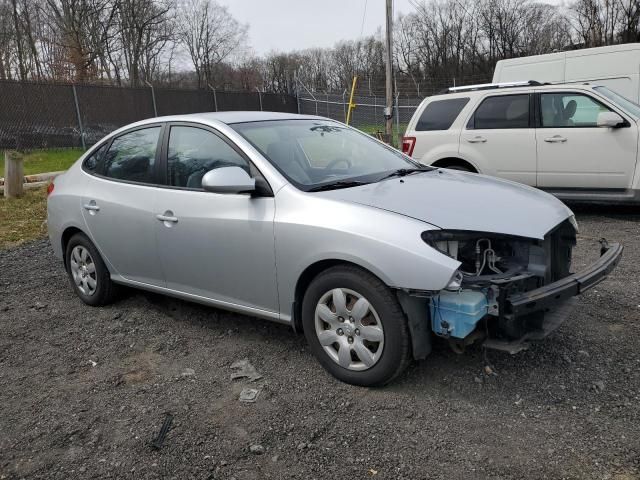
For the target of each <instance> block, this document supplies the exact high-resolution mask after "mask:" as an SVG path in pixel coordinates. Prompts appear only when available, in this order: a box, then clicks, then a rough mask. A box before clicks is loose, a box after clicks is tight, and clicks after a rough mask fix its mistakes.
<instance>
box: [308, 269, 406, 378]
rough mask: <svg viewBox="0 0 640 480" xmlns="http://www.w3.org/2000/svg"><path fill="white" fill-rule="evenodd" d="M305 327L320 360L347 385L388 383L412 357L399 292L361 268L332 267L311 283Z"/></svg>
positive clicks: (312, 349) (403, 368)
mask: <svg viewBox="0 0 640 480" xmlns="http://www.w3.org/2000/svg"><path fill="white" fill-rule="evenodd" d="M302 325H303V328H304V334H305V337H306V339H307V342H308V343H309V347H310V348H311V351H312V352H313V354H314V355H315V357H316V358H317V359H318V361H319V362H320V364H321V365H322V366H323V367H324V368H325V369H326V370H327V371H328V372H329V373H331V374H332V375H333V376H334V377H336V378H337V379H339V380H342V381H343V382H346V383H350V384H353V385H360V386H367V387H374V386H382V385H384V384H386V383H389V382H390V381H392V380H393V379H395V378H396V377H398V375H400V374H401V373H402V372H403V371H404V370H405V368H406V367H407V365H408V364H409V362H410V360H411V346H410V345H411V342H410V335H409V328H408V326H407V321H406V318H405V315H404V313H403V312H402V309H401V308H400V305H399V303H398V300H397V298H396V296H395V295H394V293H393V292H392V291H391V289H389V287H387V286H386V285H385V284H384V283H383V282H382V281H380V279H378V278H377V277H375V276H373V275H371V274H370V273H368V272H366V271H364V270H361V269H360V268H357V267H355V266H338V267H332V268H330V269H328V270H326V271H324V272H322V273H321V274H319V275H318V276H317V277H316V278H315V279H314V280H313V281H312V282H311V284H310V285H309V288H308V289H307V291H306V293H305V296H304V300H303V303H302Z"/></svg>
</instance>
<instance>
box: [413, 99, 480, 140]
mask: <svg viewBox="0 0 640 480" xmlns="http://www.w3.org/2000/svg"><path fill="white" fill-rule="evenodd" d="M467 103H469V98H468V97H465V98H451V99H448V100H436V101H435V102H431V103H429V104H428V105H427V106H426V108H425V109H424V111H423V112H422V115H420V120H418V124H417V125H416V131H418V132H430V131H434V130H448V129H449V128H450V127H451V125H452V124H453V122H454V121H455V119H456V118H458V115H460V112H461V111H462V109H463V108H464V106H465V105H466V104H467Z"/></svg>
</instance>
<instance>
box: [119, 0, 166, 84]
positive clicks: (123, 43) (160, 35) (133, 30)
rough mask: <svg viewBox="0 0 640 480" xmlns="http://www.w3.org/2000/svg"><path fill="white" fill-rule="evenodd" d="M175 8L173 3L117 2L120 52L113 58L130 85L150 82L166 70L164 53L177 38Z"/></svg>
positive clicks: (160, 0)
mask: <svg viewBox="0 0 640 480" xmlns="http://www.w3.org/2000/svg"><path fill="white" fill-rule="evenodd" d="M172 7H173V5H172V3H170V0H118V1H117V3H116V15H117V26H118V27H117V28H118V42H119V49H118V51H119V52H120V54H121V55H122V57H121V58H117V57H112V61H113V62H114V63H115V66H116V68H123V69H124V70H125V72H126V77H127V78H128V81H129V84H130V85H131V86H134V87H135V86H139V85H141V84H142V83H143V82H144V81H151V80H152V79H153V75H154V74H156V73H158V70H159V69H161V68H162V67H163V65H162V61H163V56H162V55H163V54H165V53H166V51H167V47H170V46H171V42H172V41H173V38H174V22H173V20H174V19H173V14H172V12H173V9H172Z"/></svg>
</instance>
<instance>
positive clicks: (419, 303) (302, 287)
mask: <svg viewBox="0 0 640 480" xmlns="http://www.w3.org/2000/svg"><path fill="white" fill-rule="evenodd" d="M339 265H345V266H351V267H356V268H359V269H361V270H362V271H364V272H367V273H369V274H370V275H373V276H374V277H376V278H378V279H379V280H380V281H381V282H382V283H384V284H385V285H387V286H388V287H390V288H392V289H393V290H394V291H395V292H396V296H397V298H398V302H399V303H400V307H401V308H402V310H403V312H404V314H405V315H406V317H407V322H408V326H409V335H410V337H411V350H412V354H413V358H414V359H416V360H423V359H424V358H426V357H427V356H428V355H429V354H430V353H431V327H430V318H429V313H428V312H429V310H428V304H429V303H428V300H427V299H426V298H424V297H415V296H411V295H409V294H408V293H407V292H405V291H403V290H398V289H395V288H393V287H391V286H389V285H388V283H387V282H385V281H384V279H382V278H380V276H379V275H376V273H375V272H372V271H371V270H370V269H368V268H366V267H364V266H362V265H359V264H358V263H355V262H351V261H348V260H342V259H337V258H332V259H325V260H319V261H317V262H315V263H312V264H311V265H309V266H308V267H307V268H306V269H305V270H304V271H303V272H302V273H301V274H300V276H299V277H298V281H297V282H296V287H295V293H294V302H293V307H292V309H291V310H292V321H291V325H292V327H293V329H294V331H295V332H297V333H302V332H303V326H302V300H303V298H304V294H305V292H306V291H307V288H308V287H309V285H310V284H311V282H312V281H313V279H314V278H316V277H317V276H318V275H319V274H320V273H322V272H323V271H325V270H327V269H329V268H332V267H335V266H339Z"/></svg>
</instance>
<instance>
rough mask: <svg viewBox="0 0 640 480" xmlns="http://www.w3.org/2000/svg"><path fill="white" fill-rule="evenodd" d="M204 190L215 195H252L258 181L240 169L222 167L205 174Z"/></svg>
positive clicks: (203, 179)
mask: <svg viewBox="0 0 640 480" xmlns="http://www.w3.org/2000/svg"><path fill="white" fill-rule="evenodd" d="M202 188H203V189H204V190H205V191H207V192H213V193H251V192H253V191H254V190H255V189H256V181H255V180H254V179H253V178H251V177H250V176H249V174H248V173H247V172H246V171H244V170H243V169H242V168H240V167H221V168H216V169H214V170H209V171H208V172H207V173H205V174H204V176H203V177H202Z"/></svg>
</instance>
